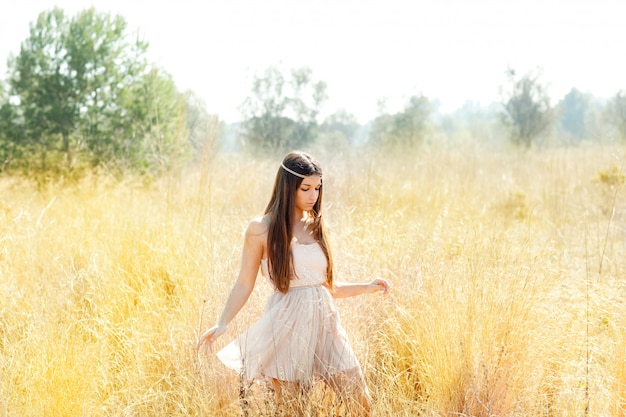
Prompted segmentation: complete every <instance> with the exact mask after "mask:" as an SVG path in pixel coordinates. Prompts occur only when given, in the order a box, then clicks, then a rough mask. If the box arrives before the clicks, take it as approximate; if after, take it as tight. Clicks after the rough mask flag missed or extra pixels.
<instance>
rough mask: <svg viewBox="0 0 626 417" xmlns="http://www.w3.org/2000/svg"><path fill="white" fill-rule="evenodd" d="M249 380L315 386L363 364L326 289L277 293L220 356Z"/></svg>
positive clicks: (312, 288)
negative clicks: (259, 316)
mask: <svg viewBox="0 0 626 417" xmlns="http://www.w3.org/2000/svg"><path fill="white" fill-rule="evenodd" d="M217 356H218V358H219V359H220V360H221V361H222V362H223V363H224V364H225V365H226V366H227V367H229V368H231V369H233V370H235V371H237V372H239V373H240V375H242V376H243V377H245V378H246V379H248V380H254V379H259V378H275V379H277V380H281V381H290V382H299V383H303V384H312V383H314V382H315V381H316V380H319V379H323V380H328V379H329V378H330V377H332V376H333V375H336V374H338V373H341V372H345V371H350V370H358V371H359V372H360V367H359V363H358V361H357V359H356V357H355V355H354V352H353V350H352V348H351V347H350V344H349V342H348V337H347V334H346V331H345V330H344V329H343V327H342V326H341V323H340V321H339V315H338V312H337V308H336V306H335V303H334V300H333V298H332V296H331V294H330V292H329V291H328V289H327V288H326V287H325V286H322V285H312V286H303V287H295V288H290V289H289V291H288V292H287V293H286V294H283V293H280V292H278V291H276V292H274V293H273V294H272V295H271V296H270V298H269V300H268V302H267V306H266V309H265V313H264V314H263V316H262V317H261V318H260V319H259V320H258V321H257V322H255V323H254V324H252V326H250V328H248V330H246V331H245V332H244V333H242V334H241V335H240V336H239V337H237V338H236V339H235V340H233V341H232V342H231V343H229V344H228V345H227V346H225V347H224V348H223V349H222V350H220V351H219V352H218V353H217Z"/></svg>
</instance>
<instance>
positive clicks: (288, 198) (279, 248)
mask: <svg viewBox="0 0 626 417" xmlns="http://www.w3.org/2000/svg"><path fill="white" fill-rule="evenodd" d="M282 164H283V166H285V167H286V168H287V169H289V170H291V171H294V172H296V173H298V174H301V175H304V176H306V177H308V176H310V175H320V176H321V175H322V168H321V166H320V165H319V163H318V162H317V161H316V160H315V159H313V157H311V156H310V155H308V154H306V153H304V152H290V153H289V154H287V156H285V158H284V159H283V162H282ZM302 180H303V178H300V177H298V176H296V175H294V174H292V173H289V172H287V171H286V170H285V169H283V168H282V167H278V172H277V173H276V180H275V181H274V191H273V192H272V197H271V199H270V202H269V203H268V205H267V208H266V209H265V214H266V215H269V218H270V226H269V231H268V235H267V252H268V254H267V255H268V258H269V268H268V269H269V274H270V279H271V280H272V282H273V283H274V286H275V287H276V289H277V290H278V291H280V292H282V293H286V292H287V291H288V290H289V280H290V278H291V275H292V273H293V259H292V256H291V241H292V239H293V223H294V221H295V219H294V214H295V209H296V201H295V200H296V192H297V190H298V188H299V187H300V184H302ZM323 189H324V187H321V188H320V190H319V196H318V198H317V201H316V202H315V205H314V206H313V208H312V209H311V212H310V214H311V217H312V219H311V220H312V222H311V225H310V227H311V233H312V235H313V238H314V239H315V240H316V241H317V242H318V243H319V245H320V246H321V248H322V251H324V254H325V255H326V259H327V261H328V262H327V263H328V266H327V269H326V276H327V278H326V279H327V283H328V285H329V287H330V288H331V289H332V287H333V262H332V256H331V252H330V248H329V246H328V241H327V239H326V233H325V232H324V222H323V218H322V195H323Z"/></svg>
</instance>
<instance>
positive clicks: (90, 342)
mask: <svg viewBox="0 0 626 417" xmlns="http://www.w3.org/2000/svg"><path fill="white" fill-rule="evenodd" d="M625 156H626V149H625V148H623V147H595V146H593V147H580V148H565V149H545V150H537V151H531V152H527V153H517V152H513V151H510V152H505V151H500V152H482V151H480V150H479V149H475V148H471V147H469V148H464V149H462V150H458V149H456V150H455V149H453V150H439V149H426V150H422V151H420V152H418V153H417V154H414V155H412V156H410V155H403V156H396V157H390V156H379V155H376V154H367V153H360V152H358V151H340V152H333V153H331V152H327V153H325V152H323V151H320V152H318V157H319V159H321V161H322V162H323V164H324V168H325V171H326V173H327V174H326V176H325V190H326V193H325V202H326V208H327V220H328V222H329V225H330V227H331V231H332V236H331V241H332V244H333V249H334V255H335V262H336V265H337V275H338V277H339V278H340V279H342V280H353V281H362V280H366V279H368V278H369V277H372V276H376V275H380V276H385V277H387V278H389V279H391V280H392V281H393V283H394V290H393V293H392V294H391V295H390V296H389V297H379V296H364V297H359V298H355V299H349V300H340V301H338V305H339V308H340V310H341V314H342V321H343V324H344V326H345V327H346V328H347V330H348V332H349V334H350V337H351V340H352V344H353V347H354V349H355V351H356V353H357V355H358V356H359V358H360V360H361V362H362V365H363V369H364V372H365V374H366V378H367V380H368V383H369V386H370V390H371V393H372V396H373V398H374V400H375V403H374V409H375V412H376V415H378V416H418V415H423V416H453V415H454V416H520V415H523V416H530V415H532V416H581V415H589V416H595V415H605V416H625V415H626V411H625V410H626V365H625V363H626V318H625V315H624V311H625V310H624V296H625V295H626V294H625V288H626V287H625V283H626V264H625V260H626V248H625V243H626V239H625V238H626V226H625V220H626V207H625V202H624V190H622V188H623V172H624V159H625ZM276 167H277V161H276V160H269V158H268V159H253V158H252V157H248V156H241V155H239V156H233V155H217V156H216V157H215V158H214V159H213V160H211V161H210V163H207V164H205V166H204V169H202V170H198V171H197V172H196V171H193V172H188V173H185V174H184V175H183V174H181V175H177V176H172V177H169V178H165V179H162V180H160V181H157V182H154V183H150V184H146V183H142V182H141V181H138V180H134V179H127V180H125V181H123V182H121V183H120V182H114V181H112V180H109V179H107V178H104V177H92V178H88V179H85V180H84V181H82V182H80V183H78V184H73V185H67V186H62V187H61V186H49V187H48V188H44V189H36V188H35V187H33V186H31V185H30V184H29V183H27V182H25V181H23V180H19V179H14V178H3V179H0V240H1V243H0V274H1V276H0V291H1V294H0V297H1V300H2V301H1V303H2V304H1V305H0V370H1V371H0V416H11V417H13V416H153V415H167V416H188V415H191V416H235V415H239V414H240V412H241V411H240V406H239V399H238V398H239V381H238V377H237V375H233V374H232V373H231V372H230V371H228V370H226V369H224V367H223V366H222V365H221V364H220V363H219V362H218V361H217V360H216V359H215V358H214V357H212V356H209V357H200V358H198V357H197V356H196V355H195V352H194V345H195V341H196V338H197V335H198V334H199V332H200V330H201V329H204V328H206V327H207V326H210V325H211V324H212V323H213V322H214V321H215V319H216V318H217V316H218V314H219V313H220V311H221V308H222V306H223V303H224V301H225V299H226V296H227V294H228V291H229V289H230V286H231V285H232V283H233V281H234V279H235V277H236V274H237V271H238V267H239V261H240V251H241V244H242V234H243V231H244V230H245V227H246V225H247V222H248V221H249V220H250V219H251V218H252V217H254V216H256V215H257V214H260V213H261V212H262V210H263V208H264V206H265V204H266V202H267V199H268V198H269V194H270V191H271V186H272V181H273V176H274V174H275V172H276ZM268 293H269V288H268V286H267V285H265V283H262V282H259V285H258V289H257V291H255V293H254V294H253V296H252V298H251V300H250V301H249V302H248V304H247V305H246V307H245V308H244V310H243V311H242V312H241V313H240V315H239V316H238V317H237V318H236V319H235V321H234V322H233V324H232V326H231V327H230V329H229V332H228V334H227V335H226V336H224V337H223V338H222V339H221V340H220V341H219V343H218V344H220V346H221V345H223V344H225V343H226V342H228V341H229V340H230V339H231V338H232V337H234V336H235V335H236V334H237V333H239V332H240V331H242V330H243V329H244V328H245V327H247V326H248V325H249V324H250V323H251V322H252V321H253V320H255V318H256V317H258V315H259V314H261V312H262V309H263V307H264V302H265V301H264V300H265V297H266V296H267V295H268ZM218 347H219V346H218ZM315 398H318V397H315ZM316 401H317V400H316ZM319 401H320V403H319V404H312V405H311V406H310V408H309V409H310V410H315V411H312V413H313V412H314V413H318V414H321V415H324V414H326V415H333V412H332V410H335V409H336V408H334V407H333V406H329V405H328V403H327V401H328V399H322V398H319ZM249 410H251V411H254V412H256V413H257V414H260V415H271V414H270V411H268V410H269V409H264V408H263V403H260V404H255V405H254V406H250V408H249ZM321 410H327V411H328V410H331V411H330V412H326V413H325V412H324V411H321Z"/></svg>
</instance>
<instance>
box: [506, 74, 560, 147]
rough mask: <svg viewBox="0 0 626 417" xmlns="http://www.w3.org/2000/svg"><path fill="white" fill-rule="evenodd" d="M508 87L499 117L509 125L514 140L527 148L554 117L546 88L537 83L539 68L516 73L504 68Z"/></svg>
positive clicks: (548, 125)
mask: <svg viewBox="0 0 626 417" xmlns="http://www.w3.org/2000/svg"><path fill="white" fill-rule="evenodd" d="M506 75H507V78H508V83H509V85H508V87H509V88H508V90H507V91H505V92H504V101H503V105H504V112H503V113H502V114H501V117H502V120H503V122H504V124H505V125H506V126H508V127H509V128H510V134H511V139H512V141H513V142H514V143H516V144H518V145H521V146H524V147H526V148H529V147H530V146H531V145H532V143H533V141H534V140H535V139H536V138H537V137H538V136H539V135H540V134H542V133H543V132H545V131H546V129H547V128H548V127H550V125H551V123H552V121H553V119H554V116H553V110H552V107H551V106H550V98H549V96H548V93H547V89H546V87H545V86H544V85H542V84H541V83H540V82H539V77H540V74H539V72H538V71H536V72H534V73H533V72H529V73H527V74H524V75H522V76H521V77H518V76H517V73H516V72H515V70H513V69H508V70H507V71H506Z"/></svg>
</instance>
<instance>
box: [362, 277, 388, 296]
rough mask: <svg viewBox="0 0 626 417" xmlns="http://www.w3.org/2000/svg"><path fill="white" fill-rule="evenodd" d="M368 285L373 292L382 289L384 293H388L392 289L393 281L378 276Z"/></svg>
mask: <svg viewBox="0 0 626 417" xmlns="http://www.w3.org/2000/svg"><path fill="white" fill-rule="evenodd" d="M368 286H369V288H370V289H371V291H372V292H377V291H382V292H383V295H387V294H389V291H391V283H390V282H389V281H387V280H386V279H383V278H376V279H375V280H373V281H372V282H370V283H369V285H368Z"/></svg>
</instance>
